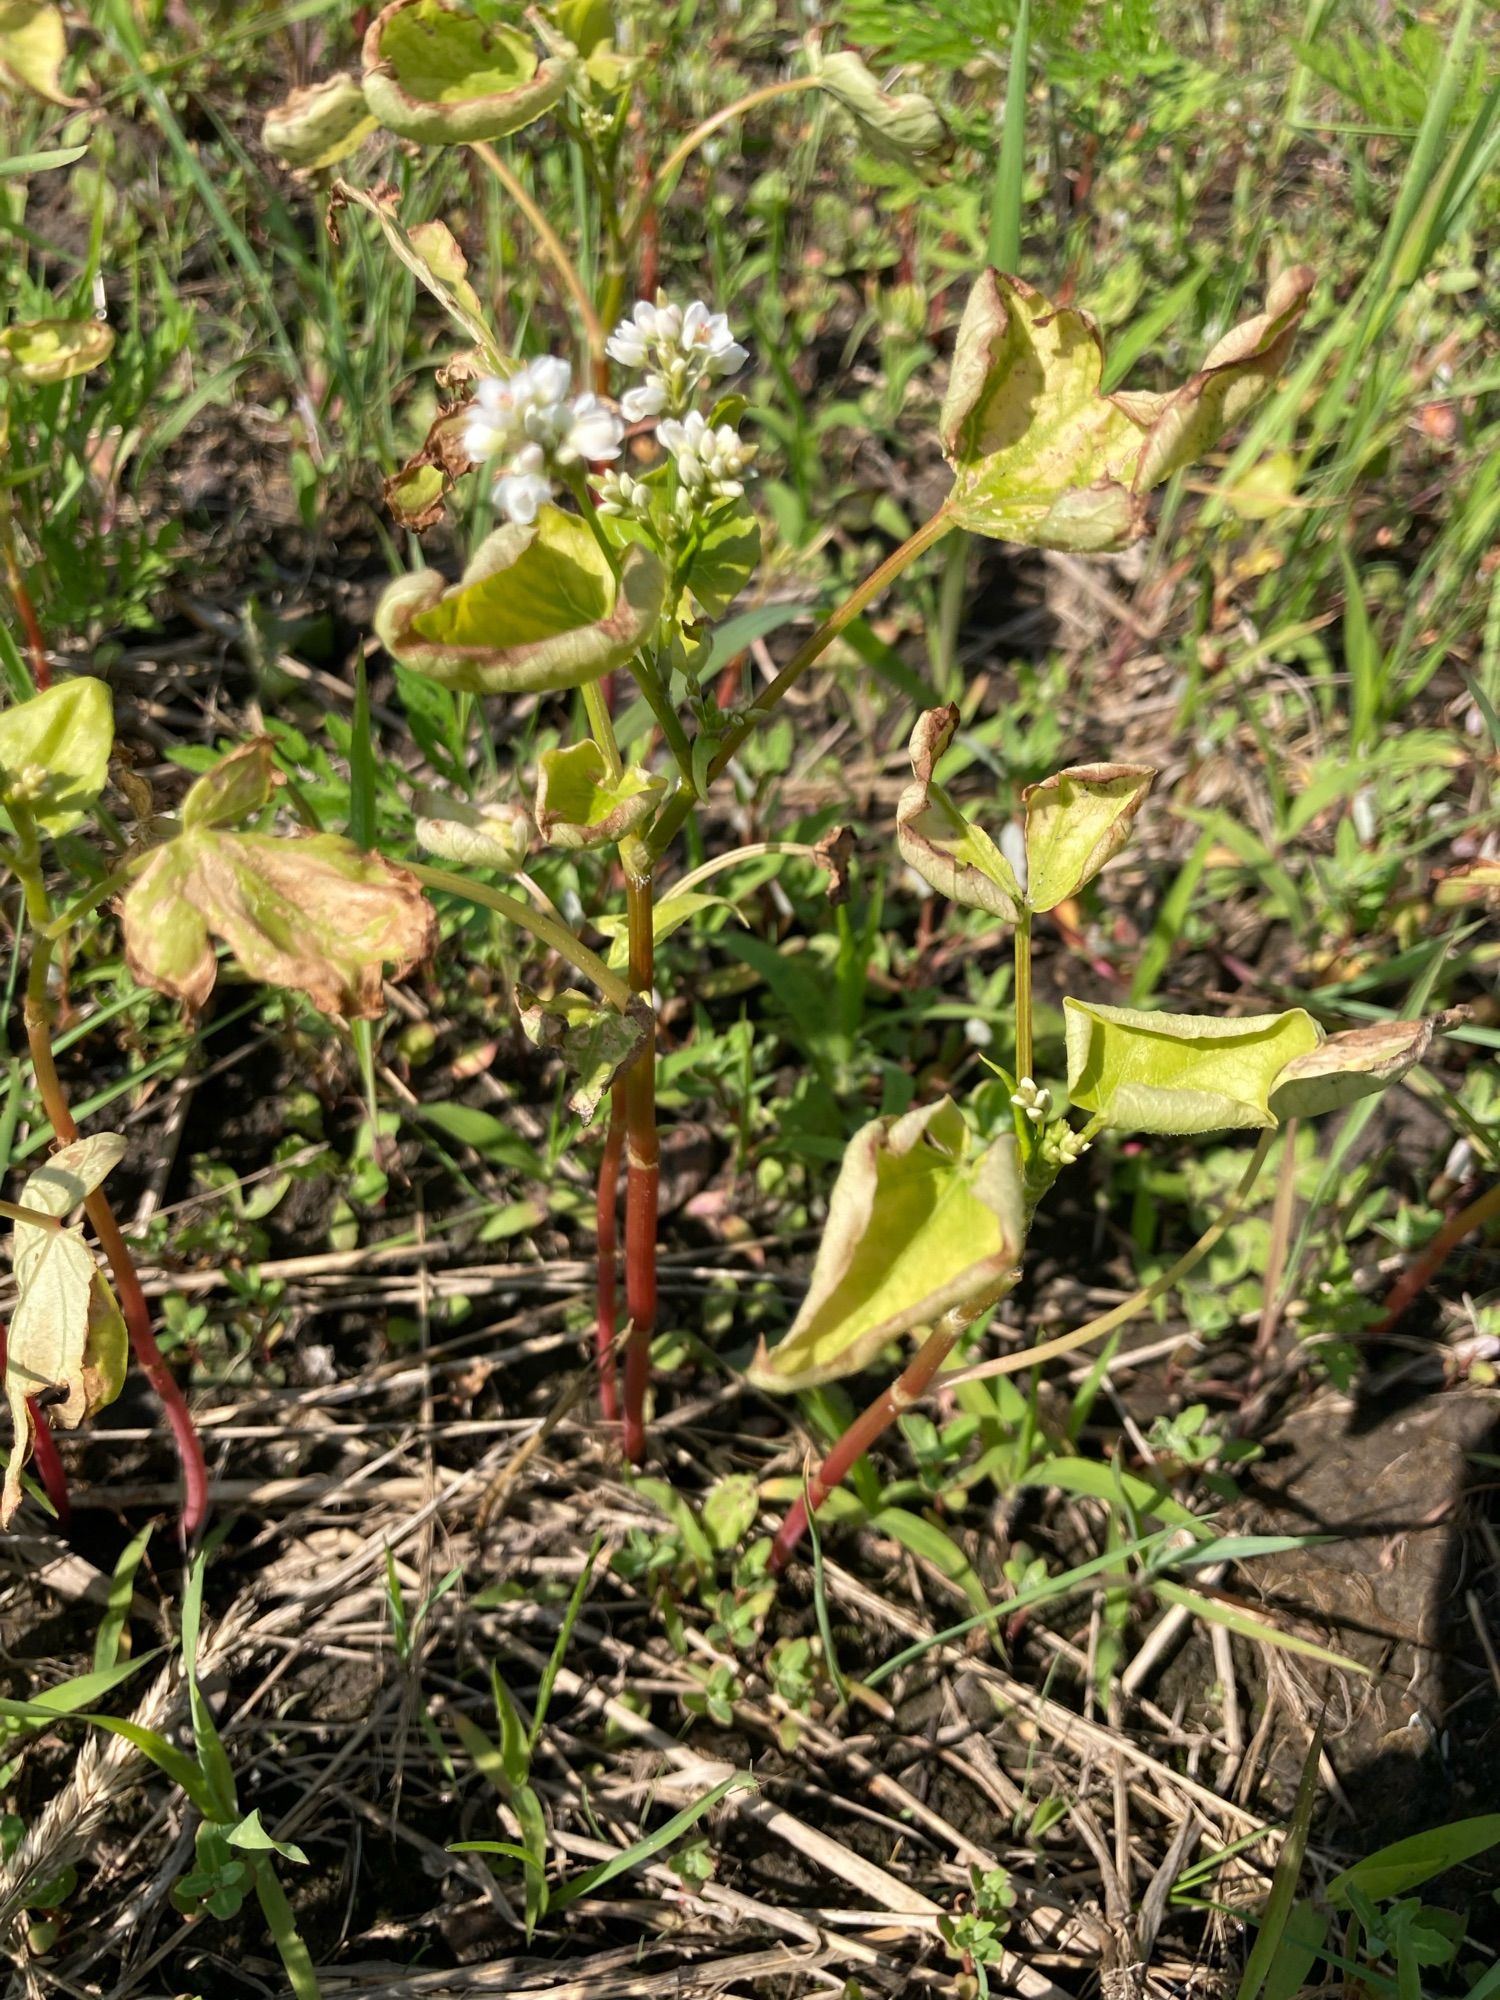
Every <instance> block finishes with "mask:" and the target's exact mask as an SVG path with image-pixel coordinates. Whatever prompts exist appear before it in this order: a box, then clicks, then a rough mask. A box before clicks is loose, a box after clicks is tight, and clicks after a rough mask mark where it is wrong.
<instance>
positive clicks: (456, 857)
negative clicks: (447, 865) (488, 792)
mask: <svg viewBox="0 0 1500 2000" xmlns="http://www.w3.org/2000/svg"><path fill="white" fill-rule="evenodd" d="M412 804H413V806H414V808H415V811H416V835H417V839H418V840H419V841H420V842H421V843H422V845H423V847H425V848H426V849H427V852H428V853H429V854H436V855H437V856H438V857H439V859H440V860H443V861H456V862H457V863H458V864H459V866H460V867H462V868H492V869H494V870H495V872H496V873H497V874H500V875H514V874H515V873H516V872H517V870H518V869H521V868H524V867H525V866H526V858H527V855H528V853H529V852H530V849H531V836H532V833H533V831H534V828H533V827H532V824H531V815H530V813H528V812H527V810H526V808H525V807H524V806H518V805H503V804H501V803H500V802H499V801H498V800H495V801H491V802H490V803H489V804H487V805H474V804H471V803H470V801H469V800H468V799H461V798H457V797H455V796H453V795H452V794H450V793H448V792H430V791H423V792H418V793H417V795H416V797H415V798H414V799H413V801H412Z"/></svg>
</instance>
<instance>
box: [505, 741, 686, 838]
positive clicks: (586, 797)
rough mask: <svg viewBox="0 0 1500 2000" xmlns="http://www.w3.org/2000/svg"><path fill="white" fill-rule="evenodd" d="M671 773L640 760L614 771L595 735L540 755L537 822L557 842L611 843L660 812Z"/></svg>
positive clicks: (538, 830) (543, 831) (543, 834)
mask: <svg viewBox="0 0 1500 2000" xmlns="http://www.w3.org/2000/svg"><path fill="white" fill-rule="evenodd" d="M666 789H667V781H666V779H665V778H659V777H655V776H653V774H652V773H651V772H650V771H646V770H643V769H642V768H641V766H640V765H638V764H627V765H626V767H625V769H624V770H623V771H621V772H619V773H618V774H617V775H616V776H614V777H611V776H610V772H609V766H608V764H607V763H606V761H605V757H604V752H603V751H602V750H601V749H600V748H599V745H598V744H597V743H596V742H594V740H593V738H592V737H588V738H586V739H585V740H584V741H583V742H582V743H570V744H569V745H567V747H566V748H565V749H561V750H544V751H543V752H542V754H541V756H540V757H539V758H538V759H537V780H536V813H535V817H536V825H537V832H538V833H540V835H541V836H542V838H543V840H545V841H547V842H548V843H549V844H550V845H551V846H553V847H571V848H577V847H607V846H609V845H611V844H612V843H613V842H615V841H619V840H623V839H624V838H625V836H626V834H627V833H630V832H632V831H633V830H634V829H635V828H636V827H638V826H640V825H641V824H642V822H643V821H645V820H647V819H649V818H650V817H651V815H652V813H653V812H655V810H656V807H657V803H658V801H659V800H660V798H661V796H662V794H663V793H664V792H665V791H666Z"/></svg>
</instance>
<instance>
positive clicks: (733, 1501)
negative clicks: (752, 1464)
mask: <svg viewBox="0 0 1500 2000" xmlns="http://www.w3.org/2000/svg"><path fill="white" fill-rule="evenodd" d="M759 1509H760V1489H759V1488H758V1487H757V1485H756V1483H755V1481H754V1479H753V1478H752V1477H751V1476H750V1474H749V1473H748V1472H731V1473H728V1474H726V1476H725V1477H724V1478H723V1479H719V1480H716V1481H715V1482H714V1484H713V1485H712V1486H711V1487H710V1488H709V1489H708V1492H707V1493H706V1494H705V1496H704V1500H703V1506H702V1508H701V1510H700V1518H701V1519H702V1522H703V1532H704V1533H705V1534H706V1535H707V1536H708V1539H709V1541H710V1542H711V1543H712V1544H713V1546H714V1548H715V1550H716V1551H717V1552H718V1554H720V1555H721V1556H722V1555H727V1554H728V1553H729V1551H730V1550H731V1549H734V1548H737V1547H738V1546H739V1544H740V1543H741V1542H742V1541H743V1540H744V1539H745V1537H746V1535H748V1534H749V1532H750V1530H751V1528H752V1527H753V1526H754V1525H755V1516H756V1514H757V1512H758V1511H759Z"/></svg>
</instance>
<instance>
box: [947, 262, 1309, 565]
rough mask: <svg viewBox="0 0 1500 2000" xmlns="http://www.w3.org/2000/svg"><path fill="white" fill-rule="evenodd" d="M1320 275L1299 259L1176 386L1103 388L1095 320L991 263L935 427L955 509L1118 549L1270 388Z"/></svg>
mask: <svg viewBox="0 0 1500 2000" xmlns="http://www.w3.org/2000/svg"><path fill="white" fill-rule="evenodd" d="M1312 285H1313V273H1312V272H1311V271H1310V270H1309V269H1308V268H1307V267H1306V266H1304V265H1299V266H1297V267H1296V268H1295V269H1293V270H1291V271H1287V272H1285V273H1283V275H1282V276H1281V277H1280V278H1278V279H1277V280H1276V282H1275V283H1274V284H1273V285H1272V287H1271V290H1270V293H1269V295H1268V297H1267V300H1266V309H1265V311H1264V312H1262V313H1258V314H1256V315H1255V316H1254V317H1253V318H1251V319H1248V320H1246V321H1244V322H1243V323H1242V324H1241V325H1240V326H1237V327H1234V328H1232V329H1231V330H1230V332H1229V333H1227V334H1226V335H1225V336H1224V338H1223V339H1222V340H1221V341H1220V342H1219V343H1218V344H1217V346H1216V347H1214V348H1213V349H1212V351H1211V352H1210V353H1209V354H1208V356H1207V357H1206V358H1205V360H1204V363H1203V366H1202V367H1201V368H1200V369H1199V370H1198V371H1197V373H1196V374H1194V375H1193V376H1192V377H1190V379H1189V380H1188V381H1187V382H1185V383H1183V384H1182V385H1181V386H1180V387H1179V388H1177V389H1174V390H1171V391H1169V392H1167V393H1165V394H1150V393H1130V392H1127V391H1119V390H1117V391H1115V392H1114V393H1113V394H1111V395H1105V394H1104V393H1103V392H1102V388H1101V384H1102V381H1103V371H1104V346H1103V341H1102V339H1101V337H1100V334H1099V328H1098V325H1097V323H1096V322H1095V320H1094V319H1093V318H1092V316H1091V315H1090V314H1088V313H1086V312H1082V311H1079V310H1078V309H1076V308H1074V307H1071V306H1065V307H1055V306H1053V305H1052V303H1051V302H1050V300H1048V299H1046V298H1044V297H1043V295H1042V294H1041V293H1040V292H1038V291H1037V290H1036V289H1035V288H1034V287H1033V286H1031V285H1028V284H1026V283H1024V282H1023V281H1022V280H1021V279H1019V278H1011V277H1007V276H1005V275H1004V274H1003V273H1002V272H999V271H993V270H990V271H985V272H983V273H982V274H981V275H980V277H979V279H978V280H977V281H976V283H975V285H974V288H973V291H972V292H971V293H970V295H969V301H968V304H967V306H966V307H965V309H964V316H963V321H962V324H961V325H960V327H959V333H958V344H957V348H956V351H955V354H954V358H953V366H952V370H951V373H950V376H949V382H948V391H947V394H946V395H945V397H944V399H943V408H942V414H941V419H940V423H939V430H940V434H941V438H942V444H943V450H944V452H945V454H946V455H947V458H948V461H949V463H950V465H951V466H952V467H953V472H954V484H953V491H952V493H951V494H950V496H949V499H948V501H947V506H946V511H947V513H948V514H949V515H950V516H951V517H952V519H953V520H954V521H956V522H957V523H958V525H959V526H961V527H965V528H969V529H971V530H973V531H974V532H975V533H977V534H981V535H992V536H995V537H996V538H998V539H1000V540H1003V541H1013V542H1021V543H1026V544H1029V545H1031V546H1033V547H1038V548H1057V549H1070V550H1083V551H1088V550H1099V549H1110V548H1119V547H1121V546H1122V545H1123V544H1125V543H1126V542H1128V541H1130V540H1131V539H1133V537H1135V536H1136V535H1138V534H1139V533H1140V532H1141V531H1142V528H1143V526H1144V522H1145V496H1146V494H1147V493H1148V492H1149V491H1150V490H1151V489H1152V488H1153V487H1155V486H1158V485H1160V484H1161V482H1162V481H1163V480H1164V479H1166V478H1168V477H1169V476H1170V475H1171V474H1172V473H1173V472H1175V471H1177V470H1178V469H1179V468H1180V467H1182V466H1184V465H1187V464H1189V463H1190V462H1191V461H1192V460H1193V459H1194V458H1196V457H1198V456H1200V455H1201V454H1202V453H1203V452H1204V451H1205V450H1207V449H1208V448H1209V447H1210V446H1211V445H1212V444H1213V443H1214V442H1215V441H1216V440H1217V439H1218V438H1219V437H1220V436H1221V435H1222V434H1223V433H1224V431H1226V430H1227V429H1229V428H1230V427H1231V426H1232V425H1234V424H1236V423H1238V422H1239V421H1240V420H1241V419H1242V418H1243V417H1244V416H1245V415H1246V414H1247V413H1248V412H1249V411H1250V409H1252V408H1253V407H1254V405H1255V404H1256V403H1257V402H1258V401H1259V400H1260V399H1261V398H1262V397H1264V396H1265V395H1266V394H1267V393H1268V392H1269V390H1270V389H1271V388H1272V387H1273V386H1274V384H1275V381H1276V378H1277V375H1278V374H1279V372H1280V369H1281V365H1282V362H1283V361H1284V360H1285V357H1286V354H1287V351H1288V349H1289V347H1290V345H1291V341H1292V338H1293V335H1294V334H1295V332H1296V328H1297V324H1298V322H1299V320H1300V319H1301V316H1302V313H1303V311H1304V309H1305V307H1306V304H1307V298H1308V294H1309V293H1310V291H1311V289H1312Z"/></svg>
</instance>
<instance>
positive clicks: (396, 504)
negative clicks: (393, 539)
mask: <svg viewBox="0 0 1500 2000" xmlns="http://www.w3.org/2000/svg"><path fill="white" fill-rule="evenodd" d="M447 490H448V478H447V475H446V473H445V472H444V471H443V468H442V467H441V466H440V465H403V466H402V468H401V470H400V471H399V472H393V473H392V474H391V475H390V477H389V478H388V479H387V480H386V482H385V504H386V506H387V507H388V508H389V509H390V513H391V518H392V519H393V520H394V521H395V523H396V525H397V527H399V528H410V530H411V531H412V533H413V534H414V535H423V534H425V533H426V532H427V530H428V529H429V528H435V527H436V526H437V524H438V522H439V521H441V520H442V518H443V495H444V494H445V493H446V492H447Z"/></svg>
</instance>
